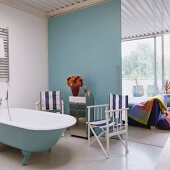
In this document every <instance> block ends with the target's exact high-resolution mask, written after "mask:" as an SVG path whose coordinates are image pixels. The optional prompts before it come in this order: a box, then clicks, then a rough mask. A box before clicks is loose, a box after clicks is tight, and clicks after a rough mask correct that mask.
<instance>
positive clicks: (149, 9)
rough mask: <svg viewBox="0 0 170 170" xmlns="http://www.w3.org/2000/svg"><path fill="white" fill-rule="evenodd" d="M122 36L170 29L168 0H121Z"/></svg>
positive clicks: (140, 34)
mask: <svg viewBox="0 0 170 170" xmlns="http://www.w3.org/2000/svg"><path fill="white" fill-rule="evenodd" d="M121 8H122V14H121V16H122V17H121V22H122V38H124V39H125V38H135V37H140V36H151V35H156V34H161V33H166V32H169V31H170V0H122V5H121Z"/></svg>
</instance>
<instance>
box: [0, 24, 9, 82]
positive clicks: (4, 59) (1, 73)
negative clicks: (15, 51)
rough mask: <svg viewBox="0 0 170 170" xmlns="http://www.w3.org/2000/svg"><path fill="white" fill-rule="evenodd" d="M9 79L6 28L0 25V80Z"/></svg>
mask: <svg viewBox="0 0 170 170" xmlns="http://www.w3.org/2000/svg"><path fill="white" fill-rule="evenodd" d="M8 80H9V55H8V29H7V28H1V27H0V82H3V81H8Z"/></svg>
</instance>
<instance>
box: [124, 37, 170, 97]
mask: <svg viewBox="0 0 170 170" xmlns="http://www.w3.org/2000/svg"><path fill="white" fill-rule="evenodd" d="M169 42H170V36H169ZM169 54H170V53H169ZM169 58H170V57H169ZM167 70H168V68H167ZM168 71H169V70H168ZM167 75H169V77H170V72H169V73H167ZM163 80H164V74H163V61H162V36H157V37H152V38H146V39H138V40H132V41H125V42H122V93H123V94H127V95H129V97H148V96H154V95H156V94H157V93H159V92H162V84H163Z"/></svg>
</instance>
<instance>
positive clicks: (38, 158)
mask: <svg viewBox="0 0 170 170" xmlns="http://www.w3.org/2000/svg"><path fill="white" fill-rule="evenodd" d="M110 143H111V147H110V159H106V158H105V156H104V154H103V153H102V151H101V149H100V148H99V147H98V145H97V144H95V145H93V147H92V146H90V147H89V148H88V146H87V140H85V139H80V138H75V137H70V135H66V136H65V137H62V138H60V141H59V142H58V143H57V144H56V145H55V147H54V148H53V150H52V151H51V152H43V153H33V154H32V155H31V158H30V161H29V164H28V165H27V166H22V165H21V164H20V161H21V159H22V154H21V151H19V150H16V149H10V150H7V151H3V152H0V170H40V169H41V170H47V169H49V170H58V169H59V170H67V169H68V170H153V168H154V166H155V162H156V160H157V158H158V156H159V154H160V153H161V151H162V148H159V147H155V146H150V145H143V144H138V143H133V142H129V153H128V154H127V155H126V154H125V152H124V148H123V146H122V144H121V143H120V141H117V140H112V141H111V142H110Z"/></svg>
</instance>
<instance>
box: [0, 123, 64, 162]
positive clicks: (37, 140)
mask: <svg viewBox="0 0 170 170" xmlns="http://www.w3.org/2000/svg"><path fill="white" fill-rule="evenodd" d="M64 130H65V128H63V129H56V130H28V129H24V128H19V127H15V126H12V125H6V124H3V123H0V143H2V144H6V145H9V146H12V147H14V148H18V149H21V150H22V153H23V155H24V158H23V160H22V161H21V163H22V165H26V164H27V162H28V159H29V157H30V155H31V153H32V152H42V151H48V150H51V148H52V147H53V146H54V145H55V144H56V143H57V142H58V140H59V138H60V136H61V135H62V133H63V132H64Z"/></svg>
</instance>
